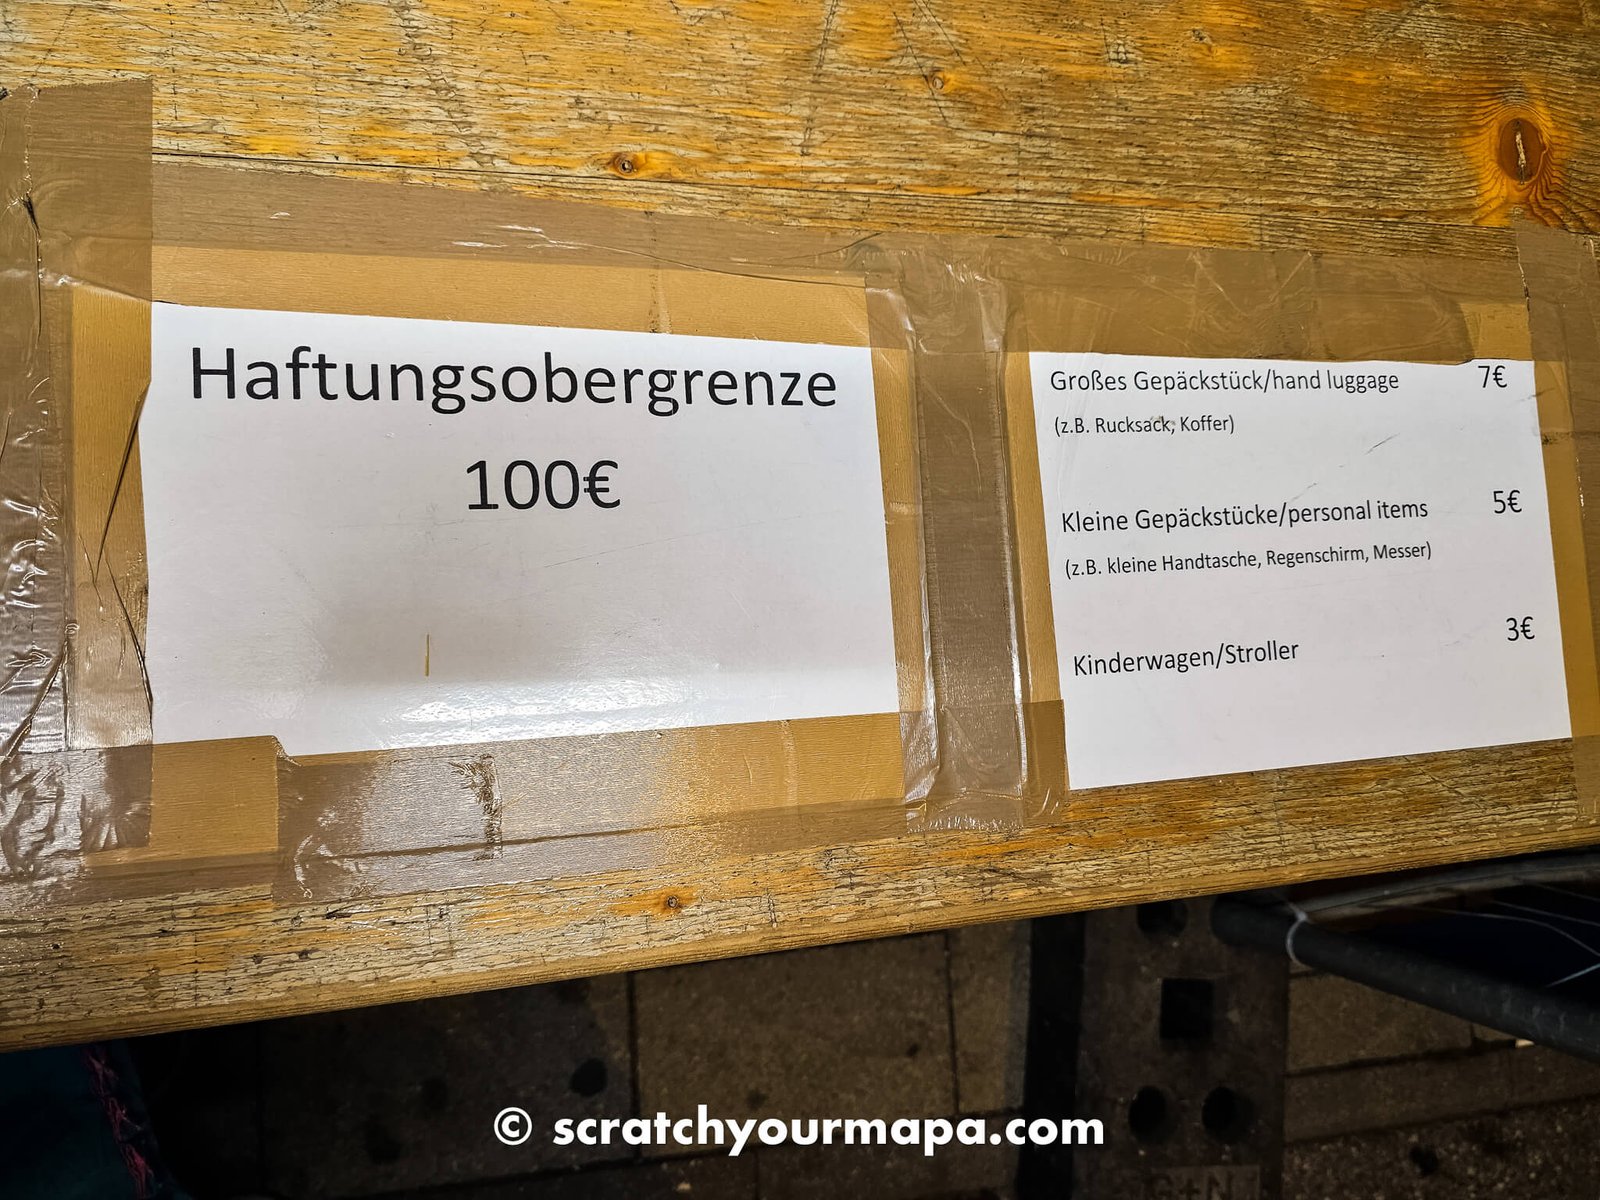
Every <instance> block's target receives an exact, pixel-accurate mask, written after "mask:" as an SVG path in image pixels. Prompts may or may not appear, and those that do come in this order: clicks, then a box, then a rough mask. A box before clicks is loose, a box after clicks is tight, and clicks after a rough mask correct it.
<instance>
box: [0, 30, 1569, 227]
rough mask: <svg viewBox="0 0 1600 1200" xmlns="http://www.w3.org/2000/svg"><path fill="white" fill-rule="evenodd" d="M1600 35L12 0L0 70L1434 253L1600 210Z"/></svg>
mask: <svg viewBox="0 0 1600 1200" xmlns="http://www.w3.org/2000/svg"><path fill="white" fill-rule="evenodd" d="M1594 32H1595V26H1594V13H1593V12H1592V11H1589V10H1588V9H1587V8H1586V7H1585V6H1583V5H1582V4H1574V3H1554V2H1546V3H1539V4H1534V5H1532V6H1526V5H1525V6H1522V7H1519V8H1517V9H1514V10H1507V9H1505V8H1504V7H1503V6H1500V5H1495V4H1491V3H1487V2H1485V0H1475V2H1473V3H1464V4H1453V5H1436V4H1426V3H1422V4H1418V3H1398V2H1395V0H1390V2H1386V3H1378V4H1364V3H1348V2H1332V3H1318V4H1309V5H1296V4H1276V3H1275V4H1265V5H1242V4H1234V3H1229V2H1222V3H1218V2H1217V0H1181V2H1180V3H1175V4H1167V5H1161V6H1156V7H1148V8H1145V9H1143V10H1139V11H1136V12H1133V11H1130V10H1128V9H1127V8H1126V6H1119V5H1113V4H1109V3H1105V2H1104V0H1096V2H1093V3H1085V4H1075V5H1072V6H1070V7H1066V6H1062V5H1059V4H1054V3H1045V2H1043V0H1010V2H1008V3H1004V4H995V3H991V2H985V0H895V2H893V3H874V2H869V0H814V2H810V3H804V2H796V0H765V2H761V3H740V4H735V3H731V2H729V0H644V2H639V0H603V2H595V3H572V2H570V0H548V2H541V3H530V4H517V5H503V6H495V7H493V8H490V7H487V6H484V5H480V4H477V3H474V2H472V0H388V2H365V3H362V2H356V0H255V2H252V3H242V4H229V5H217V4H210V3H205V2H204V0H177V2H175V3H155V2H153V0H129V2H125V3H114V2H111V0H95V2H91V3H68V2H67V0H11V2H10V3H8V4H7V5H6V16H5V18H4V19H3V20H0V62H5V63H7V64H8V67H7V70H6V73H7V74H8V75H9V76H11V77H12V78H14V79H33V80H36V81H40V82H61V81H66V80H74V81H80V80H83V79H85V78H89V77H94V76H96V75H103V74H106V73H128V72H132V73H138V74H145V75H149V76H151V77H152V78H153V79H154V81H155V86H156V94H157V104H156V122H157V135H156V136H157V145H158V147H159V149H161V150H162V151H164V152H168V153H174V154H186V155H192V154H199V155H223V156H243V157H250V158H254V159H258V160H274V161H277V162H279V163H284V164H293V165H296V166H300V167H304V168H309V169H316V170H335V171H337V170H344V169H348V168H349V167H351V166H359V165H367V166H380V167H384V168H388V169H392V170H402V169H404V170H421V171H430V172H437V171H446V172H456V173H461V174H463V175H464V176H466V177H467V178H469V179H473V180H477V181H484V180H492V181H494V182H496V183H504V182H513V183H517V184H521V185H523V186H526V187H530V188H533V189H535V190H539V191H545V192H555V193H570V192H572V191H574V190H578V191H581V192H585V193H590V194H598V195H599V196H602V197H604V198H607V199H612V200H616V201H619V202H623V203H633V204H646V205H656V204H670V205H671V206H672V207H675V208H683V209H688V210H692V211H699V212H726V211H728V210H729V208H730V207H732V208H734V209H736V210H737V211H739V212H741V213H743V214H745V215H750V216H759V217H762V218H764V219H771V218H774V217H779V216H785V215H791V216H795V217H799V218H801V219H808V218H809V219H819V218H820V219H828V217H829V213H830V210H829V208H828V207H827V206H822V207H819V206H818V204H817V199H816V193H818V192H823V193H827V194H828V195H829V196H830V197H839V196H848V197H850V198H851V199H850V201H849V204H848V206H847V208H846V209H845V210H844V211H843V212H841V213H837V214H834V215H833V218H832V221H833V223H837V222H839V221H841V220H842V221H846V222H849V223H855V224H864V225H870V226H874V227H880V228H881V227H892V226H896V225H902V224H905V223H906V222H907V221H915V222H916V223H918V224H919V225H923V226H927V225H940V226H945V227H949V226H960V227H966V228H973V229H983V230H988V231H992V232H1021V231H1026V232H1038V231H1040V230H1041V229H1046V228H1053V229H1055V230H1058V231H1070V232H1075V233H1098V232H1121V233H1126V234H1130V235H1132V236H1145V237H1152V238H1160V239H1164V240H1205V241H1209V242H1212V243H1216V242H1220V241H1227V242H1230V243H1236V244H1252V243H1253V242H1255V241H1257V240H1259V239H1260V238H1261V237H1262V236H1263V234H1265V233H1270V232H1272V231H1273V229H1274V227H1275V226H1279V225H1284V226H1288V227H1290V228H1294V227H1297V226H1309V227H1310V228H1312V229H1316V228H1318V227H1319V225H1321V224H1322V223H1326V222H1331V223H1332V225H1331V228H1330V231H1332V230H1337V229H1338V228H1339V226H1340V224H1341V223H1344V222H1355V223H1356V224H1358V225H1388V224H1394V223H1403V224H1405V225H1408V226H1410V227H1411V228H1412V229H1413V236H1414V237H1415V238H1416V239H1417V240H1418V241H1419V243H1420V244H1424V245H1425V244H1427V242H1428V237H1429V235H1428V234H1427V232H1426V227H1427V226H1429V225H1433V226H1471V225H1501V224H1504V223H1505V222H1506V221H1507V220H1509V219H1510V218H1511V217H1512V215H1513V214H1515V213H1518V212H1523V213H1526V214H1528V215H1530V216H1532V217H1533V218H1534V219H1537V220H1541V221H1545V222H1547V223H1551V224H1558V225H1563V226H1568V227H1575V228H1586V229H1587V228H1594V227H1596V222H1597V220H1600V140H1597V136H1596V135H1597V132H1600V105H1596V104H1595V103H1594V87H1593V81H1594V79H1595V78H1596V77H1597V75H1600V38H1596V37H1595V36H1594ZM707 185H715V187H714V188H710V189H708V188H707ZM734 196H737V197H738V199H734V198H733V197H734ZM930 199H931V200H937V201H940V203H932V204H930V203H928V201H929V200H930ZM972 199H977V200H981V201H982V203H981V204H971V203H965V202H966V201H969V200H972ZM944 201H950V203H944ZM830 203H831V201H830ZM1389 232H1390V233H1391V234H1392V235H1400V234H1401V233H1402V231H1401V230H1390V231H1389Z"/></svg>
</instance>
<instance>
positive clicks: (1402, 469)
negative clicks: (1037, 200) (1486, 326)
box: [1029, 352, 1571, 787]
mask: <svg viewBox="0 0 1600 1200" xmlns="http://www.w3.org/2000/svg"><path fill="white" fill-rule="evenodd" d="M1029 370H1030V376H1031V381H1032V402H1033V414H1034V424H1035V433H1036V436H1037V445H1038V455H1039V471H1040V484H1041V491H1042V500H1043V520H1044V526H1045V544H1046V546H1047V548H1048V580H1049V594H1050V600H1051V611H1052V615H1053V624H1054V631H1053V632H1054V641H1055V648H1056V662H1057V666H1058V668H1059V672H1060V686H1061V697H1062V701H1063V705H1064V710H1065V722H1066V743H1067V744H1066V753H1067V763H1068V771H1069V778H1070V780H1071V783H1072V786H1074V787H1097V786H1104V785H1110V784H1125V783H1136V782H1141V781H1149V780H1160V779H1176V778H1184V777H1191V776H1201V775H1216V774H1226V773H1231V772H1238V771H1254V770H1262V769H1266V768H1273V767H1286V766H1298V765H1307V764H1314V763H1326V762H1339V761H1349V760H1356V759H1368V758H1382V757H1389V756H1393V755H1402V754H1417V753H1426V752H1433V751H1444V750H1453V749H1461V748H1466V747H1472V746H1488V745H1501V744H1509V743H1515V742H1530V741H1540V740H1545V739H1557V738H1565V737H1568V736H1570V734H1571V723H1570V718H1569V710H1568V701H1567V688H1566V676H1565V670H1564V663H1563V654H1562V632H1561V623H1560V614H1559V611H1558V603H1557V588H1556V576H1555V568H1554V558H1553V551H1552V539H1551V525H1550V515H1549V510H1548V507H1547V503H1546V491H1545V475H1544V463H1543V458H1542V448H1541V440H1540V426H1539V413H1538V408H1537V403H1536V397H1535V390H1534V383H1533V368H1532V364H1531V363H1528V362H1515V361H1503V360H1495V361H1487V360H1484V361H1476V362H1467V363H1460V364H1455V365H1424V364H1418V363H1401V362H1355V363H1326V362H1285V361H1273V362H1263V361H1249V360H1232V359H1193V358H1167V357H1139V356H1119V355H1104V354H1066V353H1046V352H1038V353H1034V354H1032V355H1031V356H1030V361H1029Z"/></svg>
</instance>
